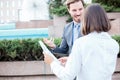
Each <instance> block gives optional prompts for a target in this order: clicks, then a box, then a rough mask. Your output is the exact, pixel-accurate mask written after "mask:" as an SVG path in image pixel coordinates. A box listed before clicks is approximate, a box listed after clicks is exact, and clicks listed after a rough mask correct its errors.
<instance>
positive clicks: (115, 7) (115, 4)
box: [93, 0, 120, 12]
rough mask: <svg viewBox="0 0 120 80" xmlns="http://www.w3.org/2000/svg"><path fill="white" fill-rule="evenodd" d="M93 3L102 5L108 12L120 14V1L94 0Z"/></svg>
mask: <svg viewBox="0 0 120 80" xmlns="http://www.w3.org/2000/svg"><path fill="white" fill-rule="evenodd" d="M93 3H100V4H101V5H102V6H103V7H104V8H105V10H106V11H107V12H120V5H119V4H120V0H93Z"/></svg>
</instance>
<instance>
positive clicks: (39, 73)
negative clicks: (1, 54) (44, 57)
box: [0, 61, 58, 80]
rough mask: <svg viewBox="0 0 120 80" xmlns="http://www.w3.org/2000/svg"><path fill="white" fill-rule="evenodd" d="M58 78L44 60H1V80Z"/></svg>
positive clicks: (51, 79) (53, 79) (47, 79)
mask: <svg viewBox="0 0 120 80" xmlns="http://www.w3.org/2000/svg"><path fill="white" fill-rule="evenodd" d="M44 79H45V80H58V79H57V77H56V76H55V75H54V74H53V73H52V72H51V70H50V67H49V65H46V64H45V63H44V62H43V61H13V62H0V80H44Z"/></svg>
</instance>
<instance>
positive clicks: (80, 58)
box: [51, 32, 119, 80]
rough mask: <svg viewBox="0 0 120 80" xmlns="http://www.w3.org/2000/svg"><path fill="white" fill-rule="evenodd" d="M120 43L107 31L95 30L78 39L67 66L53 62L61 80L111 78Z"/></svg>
mask: <svg viewBox="0 0 120 80" xmlns="http://www.w3.org/2000/svg"><path fill="white" fill-rule="evenodd" d="M118 52H119V45H118V43H117V42H116V41H115V40H114V39H112V38H111V36H110V35H109V34H108V33H106V32H101V33H97V32H93V33H90V34H88V35H86V36H84V37H81V38H79V39H77V40H76V41H75V43H74V45H73V49H72V52H71V54H70V56H69V58H68V60H67V63H66V66H65V67H63V66H61V65H60V64H59V63H58V62H56V61H53V62H52V63H51V69H52V71H53V73H54V74H55V75H56V76H57V77H58V78H60V80H73V79H74V78H75V77H76V76H77V79H76V80H111V78H112V74H113V72H114V70H115V66H116V59H117V54H118Z"/></svg>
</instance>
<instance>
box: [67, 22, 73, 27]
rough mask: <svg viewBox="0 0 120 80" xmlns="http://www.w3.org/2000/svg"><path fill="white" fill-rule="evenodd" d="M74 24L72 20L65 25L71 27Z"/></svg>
mask: <svg viewBox="0 0 120 80" xmlns="http://www.w3.org/2000/svg"><path fill="white" fill-rule="evenodd" d="M72 25H73V21H72V22H70V23H67V24H66V26H65V27H70V26H72Z"/></svg>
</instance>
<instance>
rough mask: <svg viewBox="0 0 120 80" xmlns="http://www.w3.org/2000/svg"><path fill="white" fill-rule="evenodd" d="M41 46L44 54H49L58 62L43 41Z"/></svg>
mask: <svg viewBox="0 0 120 80" xmlns="http://www.w3.org/2000/svg"><path fill="white" fill-rule="evenodd" d="M39 44H40V45H41V48H42V49H43V52H45V53H47V54H49V55H50V56H52V57H53V58H54V60H57V61H58V59H57V58H56V57H55V56H54V55H53V54H52V53H51V52H50V51H49V50H48V48H47V47H46V45H45V44H44V43H43V42H42V41H39Z"/></svg>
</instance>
